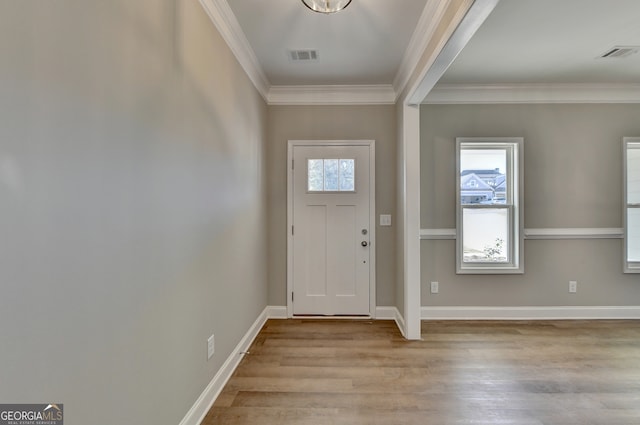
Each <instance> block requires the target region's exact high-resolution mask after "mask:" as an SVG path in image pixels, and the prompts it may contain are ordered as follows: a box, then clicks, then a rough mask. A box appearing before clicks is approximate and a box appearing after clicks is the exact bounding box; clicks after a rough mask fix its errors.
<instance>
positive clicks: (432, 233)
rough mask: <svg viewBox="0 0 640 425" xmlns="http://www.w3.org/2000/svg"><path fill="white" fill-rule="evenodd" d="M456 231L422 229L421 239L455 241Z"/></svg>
mask: <svg viewBox="0 0 640 425" xmlns="http://www.w3.org/2000/svg"><path fill="white" fill-rule="evenodd" d="M457 235H458V232H456V229H420V239H435V240H448V239H452V240H455V239H456V237H457Z"/></svg>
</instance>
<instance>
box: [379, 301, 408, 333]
mask: <svg viewBox="0 0 640 425" xmlns="http://www.w3.org/2000/svg"><path fill="white" fill-rule="evenodd" d="M376 320H393V321H395V322H396V325H397V326H398V329H399V330H400V333H402V336H405V333H404V326H405V325H404V317H402V314H400V311H399V310H398V308H397V307H393V306H389V307H384V306H382V307H376Z"/></svg>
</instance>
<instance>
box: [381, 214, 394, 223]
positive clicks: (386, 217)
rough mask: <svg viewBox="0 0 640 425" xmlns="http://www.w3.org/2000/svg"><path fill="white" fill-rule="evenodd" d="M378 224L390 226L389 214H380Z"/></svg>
mask: <svg viewBox="0 0 640 425" xmlns="http://www.w3.org/2000/svg"><path fill="white" fill-rule="evenodd" d="M380 226H391V214H380Z"/></svg>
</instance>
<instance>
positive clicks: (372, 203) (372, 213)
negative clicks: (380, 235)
mask: <svg viewBox="0 0 640 425" xmlns="http://www.w3.org/2000/svg"><path fill="white" fill-rule="evenodd" d="M295 146H368V147H369V153H370V155H369V222H370V227H369V229H370V231H369V241H370V247H371V248H372V255H371V258H370V259H369V314H370V315H371V317H375V312H376V252H377V250H378V249H377V245H376V186H375V180H376V179H375V176H376V168H375V166H376V150H375V146H376V142H375V140H289V141H288V148H287V317H293V303H292V302H291V298H292V294H293V235H292V234H291V228H292V226H293V168H292V162H293V148H294V147H295Z"/></svg>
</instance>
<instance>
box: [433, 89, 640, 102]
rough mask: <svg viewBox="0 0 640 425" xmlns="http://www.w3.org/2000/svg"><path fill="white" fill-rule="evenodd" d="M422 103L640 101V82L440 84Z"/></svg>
mask: <svg viewBox="0 0 640 425" xmlns="http://www.w3.org/2000/svg"><path fill="white" fill-rule="evenodd" d="M423 103H425V104H465V103H466V104H474V103H476V104H478V103H479V104H493V103H640V84H484V85H483V84H438V85H436V86H435V87H434V88H433V90H432V91H431V92H430V93H429V95H428V96H427V97H426V99H425V100H424V102H423Z"/></svg>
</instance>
